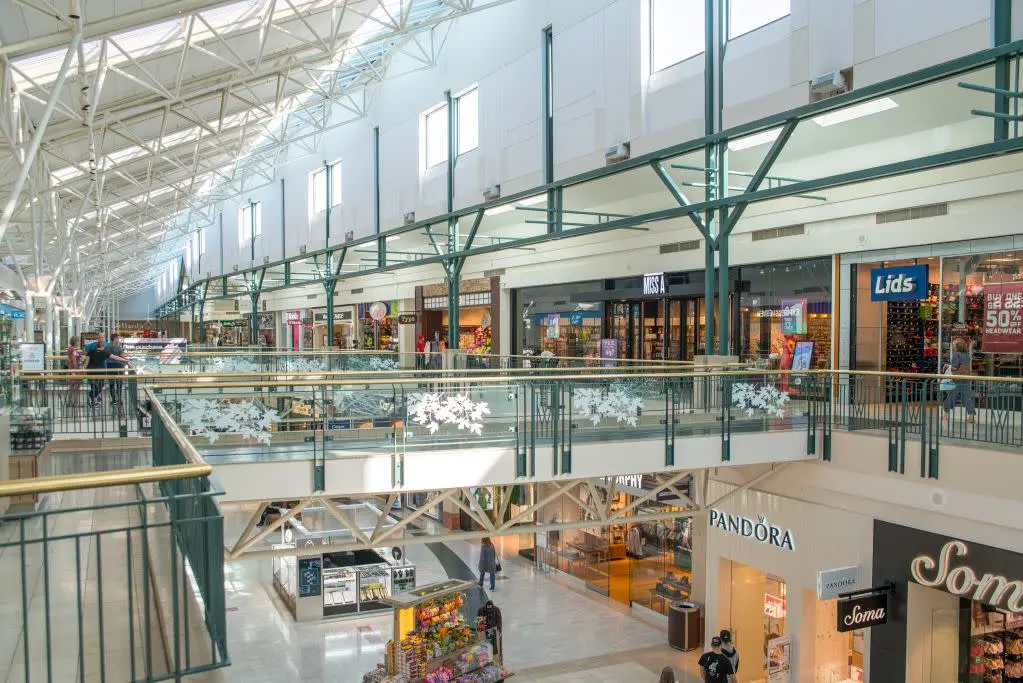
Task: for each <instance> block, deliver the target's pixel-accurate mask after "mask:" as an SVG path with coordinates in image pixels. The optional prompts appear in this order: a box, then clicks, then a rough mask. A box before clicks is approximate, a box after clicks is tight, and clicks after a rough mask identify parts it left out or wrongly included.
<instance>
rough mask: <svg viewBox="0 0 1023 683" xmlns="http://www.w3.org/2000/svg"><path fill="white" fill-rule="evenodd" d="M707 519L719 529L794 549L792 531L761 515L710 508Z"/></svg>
mask: <svg viewBox="0 0 1023 683" xmlns="http://www.w3.org/2000/svg"><path fill="white" fill-rule="evenodd" d="M709 519H710V525H711V526H712V527H714V528H715V529H718V530H719V531H723V532H725V533H728V534H735V535H736V536H742V537H743V538H749V539H753V540H755V541H759V542H761V543H766V544H768V545H773V546H775V547H778V548H782V549H784V550H795V549H796V546H795V541H794V540H793V538H792V531H791V530H790V529H782V528H781V527H780V526H776V525H774V524H771V523H770V522H768V521H767V517H764V516H763V515H757V518H756V519H750V518H749V517H744V516H742V515H733V514H730V513H727V512H722V511H720V510H717V509H715V508H712V509H711V511H710V515H709Z"/></svg>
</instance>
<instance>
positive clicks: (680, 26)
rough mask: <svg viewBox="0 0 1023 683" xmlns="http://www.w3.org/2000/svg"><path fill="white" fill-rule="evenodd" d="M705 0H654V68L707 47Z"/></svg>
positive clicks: (652, 69)
mask: <svg viewBox="0 0 1023 683" xmlns="http://www.w3.org/2000/svg"><path fill="white" fill-rule="evenodd" d="M705 4H706V3H704V0H650V70H651V71H652V72H656V71H661V70H662V69H667V68H668V67H669V66H674V65H675V64H678V63H679V62H683V61H685V60H687V59H689V58H690V57H695V56H696V55H698V54H700V53H701V52H703V50H704V41H705V39H706V32H705V30H704V16H705V8H704V6H705Z"/></svg>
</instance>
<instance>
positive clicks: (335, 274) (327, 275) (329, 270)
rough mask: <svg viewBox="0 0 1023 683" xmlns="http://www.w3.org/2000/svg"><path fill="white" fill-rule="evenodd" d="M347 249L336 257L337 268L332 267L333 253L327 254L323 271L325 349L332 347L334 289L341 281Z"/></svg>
mask: <svg viewBox="0 0 1023 683" xmlns="http://www.w3.org/2000/svg"><path fill="white" fill-rule="evenodd" d="M347 254H348V248H347V247H344V248H342V249H341V253H340V254H339V255H338V257H337V266H335V265H334V253H333V252H327V256H326V258H327V260H326V265H325V267H324V269H323V273H324V275H323V287H324V290H325V292H326V295H327V347H328V348H330V347H332V346H334V288H335V287H337V283H338V280H340V279H341V266H342V265H344V262H345V256H346V255H347Z"/></svg>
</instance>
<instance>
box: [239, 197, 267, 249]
mask: <svg viewBox="0 0 1023 683" xmlns="http://www.w3.org/2000/svg"><path fill="white" fill-rule="evenodd" d="M262 234H263V202H249V203H247V204H245V205H244V206H242V207H241V208H240V209H239V210H238V243H239V244H241V245H244V244H245V243H246V242H248V241H249V240H252V239H255V238H256V237H259V236H260V235H262Z"/></svg>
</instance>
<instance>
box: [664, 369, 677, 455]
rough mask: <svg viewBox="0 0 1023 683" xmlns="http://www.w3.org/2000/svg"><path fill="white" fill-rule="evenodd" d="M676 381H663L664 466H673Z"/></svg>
mask: <svg viewBox="0 0 1023 683" xmlns="http://www.w3.org/2000/svg"><path fill="white" fill-rule="evenodd" d="M676 382H677V380H674V379H671V378H666V379H665V380H664V466H665V467H673V466H674V465H675V411H676V410H677V406H676V401H675V386H676V384H675V383H676Z"/></svg>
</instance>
